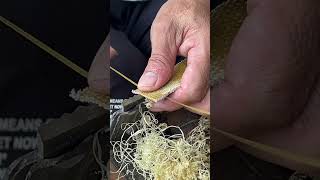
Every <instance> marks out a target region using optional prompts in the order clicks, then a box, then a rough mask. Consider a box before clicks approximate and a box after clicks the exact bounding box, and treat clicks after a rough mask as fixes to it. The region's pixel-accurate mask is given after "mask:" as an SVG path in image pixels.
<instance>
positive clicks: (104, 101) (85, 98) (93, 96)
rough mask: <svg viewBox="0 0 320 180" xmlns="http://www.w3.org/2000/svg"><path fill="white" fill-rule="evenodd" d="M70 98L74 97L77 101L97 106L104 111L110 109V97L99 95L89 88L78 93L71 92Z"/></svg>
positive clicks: (73, 90)
mask: <svg viewBox="0 0 320 180" xmlns="http://www.w3.org/2000/svg"><path fill="white" fill-rule="evenodd" d="M70 97H72V98H73V99H74V100H76V101H80V102H84V103H93V104H97V105H98V106H100V107H103V108H104V109H108V108H109V99H108V96H107V95H102V94H99V93H97V92H95V91H93V90H91V89H90V88H88V87H86V88H84V89H82V90H78V91H76V90H75V89H72V90H71V92H70Z"/></svg>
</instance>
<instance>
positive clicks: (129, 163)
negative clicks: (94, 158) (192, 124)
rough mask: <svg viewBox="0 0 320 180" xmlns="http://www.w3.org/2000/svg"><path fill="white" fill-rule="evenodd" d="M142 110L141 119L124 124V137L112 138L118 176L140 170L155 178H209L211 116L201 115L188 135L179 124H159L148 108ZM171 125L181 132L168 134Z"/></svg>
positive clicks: (144, 175) (133, 176)
mask: <svg viewBox="0 0 320 180" xmlns="http://www.w3.org/2000/svg"><path fill="white" fill-rule="evenodd" d="M140 113H141V115H142V118H141V119H140V120H139V121H137V122H135V123H131V124H123V126H122V127H121V128H122V130H124V133H123V134H122V136H121V140H120V141H115V142H112V145H113V153H114V160H115V161H116V162H117V163H118V164H119V166H120V167H119V169H118V171H117V172H114V173H118V179H120V178H122V177H126V176H131V177H132V179H135V177H136V175H137V174H140V175H141V176H142V177H143V178H144V179H155V180H161V179H166V180H167V179H168V180H176V179H177V180H187V179H188V180H192V179H194V180H196V179H201V180H206V179H208V180H209V179H210V144H209V142H210V136H209V135H208V133H207V132H209V120H208V119H201V120H200V122H199V124H198V126H197V127H196V128H194V129H193V130H192V131H191V132H190V133H189V136H188V137H187V138H186V137H185V135H184V133H183V131H182V130H181V129H180V127H178V126H168V125H167V124H165V123H161V124H158V121H157V119H156V118H155V116H154V115H153V114H152V113H151V112H149V111H145V112H141V109H140ZM169 129H174V130H176V131H177V132H178V133H176V134H174V135H167V134H166V133H165V131H166V130H169ZM126 136H129V137H126Z"/></svg>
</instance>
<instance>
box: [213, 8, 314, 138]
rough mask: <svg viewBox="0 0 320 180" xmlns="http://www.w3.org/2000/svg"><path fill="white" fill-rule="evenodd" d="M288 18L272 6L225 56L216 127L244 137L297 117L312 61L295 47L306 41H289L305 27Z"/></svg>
mask: <svg viewBox="0 0 320 180" xmlns="http://www.w3.org/2000/svg"><path fill="white" fill-rule="evenodd" d="M286 13H288V11H287V12H285V11H282V9H281V8H279V7H277V5H274V4H272V5H268V6H267V5H264V6H257V7H255V9H254V10H253V11H252V12H251V14H249V16H248V17H247V18H246V20H245V22H244V24H243V25H242V27H241V29H240V31H239V32H238V35H237V37H236V38H235V40H234V41H233V45H232V47H231V50H230V53H229V56H228V57H227V64H226V69H225V82H224V83H223V84H221V86H219V87H217V88H216V89H214V93H213V94H212V98H213V101H212V102H213V104H212V107H213V116H214V117H215V125H216V126H217V127H219V128H222V129H224V130H227V131H230V132H235V133H238V134H243V135H248V134H250V133H251V134H254V133H257V132H261V131H265V130H269V129H272V128H277V127H281V126H285V125H287V124H288V123H290V122H291V121H292V120H294V119H296V118H297V116H299V113H301V111H302V109H303V106H304V105H305V103H306V100H307V96H308V94H309V87H310V86H312V83H313V78H311V77H312V76H313V75H314V74H313V73H314V72H312V71H311V69H313V68H310V67H312V66H314V65H311V64H310V61H309V60H312V59H314V58H311V57H309V55H308V54H311V53H306V52H307V51H305V52H304V50H305V49H306V48H305V47H299V45H298V44H305V43H307V44H309V43H310V42H303V41H305V40H307V39H304V38H301V39H299V38H297V39H292V38H296V37H297V36H295V35H293V36H292V34H291V33H292V32H294V33H296V34H300V33H302V32H297V31H299V29H300V28H301V29H303V28H302V27H298V28H297V27H296V26H295V25H296V24H299V23H298V22H294V20H295V19H294V18H292V16H288V14H286ZM280 14H283V15H280ZM293 22H294V23H293ZM293 24H294V25H293ZM302 24H303V23H302ZM302 34H304V33H302ZM309 40H310V39H309ZM297 45H298V46H297ZM308 47H310V46H308ZM296 52H299V53H298V54H297V53H296ZM230 111H232V113H230Z"/></svg>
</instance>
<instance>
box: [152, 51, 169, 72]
mask: <svg viewBox="0 0 320 180" xmlns="http://www.w3.org/2000/svg"><path fill="white" fill-rule="evenodd" d="M148 66H149V68H152V69H159V70H171V69H172V68H171V66H173V64H172V63H171V62H170V59H169V58H168V57H167V56H165V55H162V54H152V56H151V57H150V59H149V65H148Z"/></svg>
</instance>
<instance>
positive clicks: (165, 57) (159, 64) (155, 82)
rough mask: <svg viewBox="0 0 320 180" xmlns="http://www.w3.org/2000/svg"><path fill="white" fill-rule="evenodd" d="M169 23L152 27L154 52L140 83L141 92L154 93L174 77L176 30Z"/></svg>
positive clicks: (155, 24)
mask: <svg viewBox="0 0 320 180" xmlns="http://www.w3.org/2000/svg"><path fill="white" fill-rule="evenodd" d="M167 24H168V23H154V24H153V25H152V27H151V46H152V52H151V56H150V59H149V61H148V65H147V67H146V69H145V70H144V73H143V75H142V76H141V78H140V80H139V82H138V88H139V89H140V90H141V91H154V90H157V89H159V88H161V87H162V86H163V85H165V84H166V83H167V82H168V81H169V79H170V78H171V76H172V72H173V69H174V65H175V62H176V56H177V49H178V48H177V43H176V39H177V38H176V32H175V28H173V27H172V25H170V24H168V25H167Z"/></svg>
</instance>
